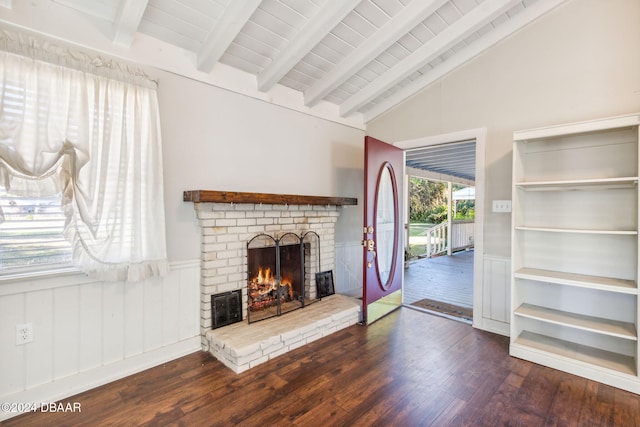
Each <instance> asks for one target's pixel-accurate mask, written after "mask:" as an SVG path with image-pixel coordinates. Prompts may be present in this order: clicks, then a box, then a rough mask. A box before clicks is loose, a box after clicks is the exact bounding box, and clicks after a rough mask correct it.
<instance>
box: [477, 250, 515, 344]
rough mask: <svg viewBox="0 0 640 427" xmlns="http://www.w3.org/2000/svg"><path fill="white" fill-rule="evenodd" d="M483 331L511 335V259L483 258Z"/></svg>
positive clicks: (488, 256)
mask: <svg viewBox="0 0 640 427" xmlns="http://www.w3.org/2000/svg"><path fill="white" fill-rule="evenodd" d="M483 264H484V266H483V280H482V284H483V285H482V289H483V295H482V321H481V325H482V329H484V330H486V331H489V332H494V333H497V334H500V335H506V336H508V335H509V316H510V310H511V258H508V257H502V256H497V255H485V256H484V257H483Z"/></svg>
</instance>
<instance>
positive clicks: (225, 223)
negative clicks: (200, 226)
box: [216, 219, 237, 227]
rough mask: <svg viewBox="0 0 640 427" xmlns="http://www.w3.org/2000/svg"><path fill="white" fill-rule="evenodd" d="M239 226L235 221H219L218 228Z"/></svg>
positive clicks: (217, 221) (217, 222)
mask: <svg viewBox="0 0 640 427" xmlns="http://www.w3.org/2000/svg"><path fill="white" fill-rule="evenodd" d="M236 224H237V222H236V220H235V219H217V220H216V226H218V227H235V226H236Z"/></svg>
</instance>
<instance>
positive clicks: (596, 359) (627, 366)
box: [512, 331, 637, 376]
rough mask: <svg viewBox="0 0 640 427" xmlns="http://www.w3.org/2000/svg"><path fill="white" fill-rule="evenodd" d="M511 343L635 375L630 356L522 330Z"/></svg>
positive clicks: (633, 361) (633, 363)
mask: <svg viewBox="0 0 640 427" xmlns="http://www.w3.org/2000/svg"><path fill="white" fill-rule="evenodd" d="M512 345H515V346H521V347H523V348H525V349H526V348H529V349H536V350H540V351H544V352H547V353H550V354H552V355H555V356H560V357H566V358H569V359H572V360H577V361H580V362H584V363H588V364H591V365H596V366H600V367H603V368H607V369H611V370H613V371H615V372H621V373H623V374H628V375H634V376H635V375H637V374H636V365H635V360H634V358H633V357H631V356H627V355H624V354H618V353H613V352H610V351H606V350H601V349H599V348H594V347H588V346H585V345H581V344H576V343H572V342H568V341H564V340H559V339H556V338H550V337H547V336H544V335H539V334H535V333H533V332H527V331H524V332H522V333H521V334H520V335H519V336H518V337H517V338H516V339H515V340H514V342H513V343H512Z"/></svg>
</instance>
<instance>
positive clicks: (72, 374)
mask: <svg viewBox="0 0 640 427" xmlns="http://www.w3.org/2000/svg"><path fill="white" fill-rule="evenodd" d="M170 267H171V272H170V274H169V275H168V276H167V277H165V278H154V279H149V280H145V281H144V282H138V283H124V282H98V281H94V280H91V279H89V278H87V277H86V276H85V275H83V274H71V275H63V276H57V277H46V278H31V279H25V280H20V281H11V282H5V283H2V282H0V313H2V314H3V315H2V319H3V321H2V324H0V401H4V402H35V403H38V402H50V401H55V400H58V399H61V398H63V397H68V396H71V395H74V394H76V393H79V392H82V391H84V390H88V389H90V388H93V387H96V386H98V385H101V384H105V383H107V382H110V381H113V380H115V379H118V378H122V377H124V376H127V375H130V374H132V373H135V372H139V371H141V370H144V369H147V368H149V367H152V366H155V365H158V364H161V363H163V362H166V361H169V360H172V359H175V358H177V357H180V356H183V355H186V354H189V353H192V352H194V351H198V350H200V348H201V346H200V260H193V261H187V262H179V263H172V264H171V266H170ZM24 323H31V324H32V325H33V341H32V342H30V343H27V344H23V345H16V325H19V324H24ZM13 415H17V414H11V413H0V420H2V419H4V418H8V417H10V416H13Z"/></svg>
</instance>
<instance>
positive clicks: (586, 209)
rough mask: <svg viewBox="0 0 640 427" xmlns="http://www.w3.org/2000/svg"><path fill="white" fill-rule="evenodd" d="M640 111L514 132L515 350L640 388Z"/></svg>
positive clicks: (589, 375) (537, 360) (559, 366)
mask: <svg viewBox="0 0 640 427" xmlns="http://www.w3.org/2000/svg"><path fill="white" fill-rule="evenodd" d="M639 125H640V115H628V116H621V117H613V118H607V119H602V120H593V121H588V122H582V123H572V124H568V125H561V126H553V127H547V128H540V129H533V130H526V131H520V132H515V133H514V150H513V210H512V222H513V232H512V254H511V255H512V267H513V275H512V279H511V307H512V310H511V345H510V354H511V355H512V356H515V357H519V358H522V359H526V360H530V361H532V362H535V363H539V364H542V365H546V366H550V367H553V368H556V369H561V370H564V371H567V372H570V373H573V374H576V375H580V376H583V377H586V378H590V379H593V380H596V381H600V382H603V383H606V384H609V385H612V386H615V387H619V388H622V389H625V390H629V391H632V392H634V393H638V394H640V377H639V376H638V374H639V371H640V364H639V363H640V362H639V360H640V357H639V355H640V347H639V341H638V327H639V326H638V325H639V323H638V322H639V319H640V311H639V310H640V308H639V304H638V297H639V292H638V277H639V264H640V263H639V259H638V256H639V252H638V246H639V245H638V243H639V240H638V239H639V237H638V224H639V214H640V213H639V209H638V201H639V197H638V174H639V172H638V171H639V169H640V167H639V160H638V159H639V156H638V139H639Z"/></svg>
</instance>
